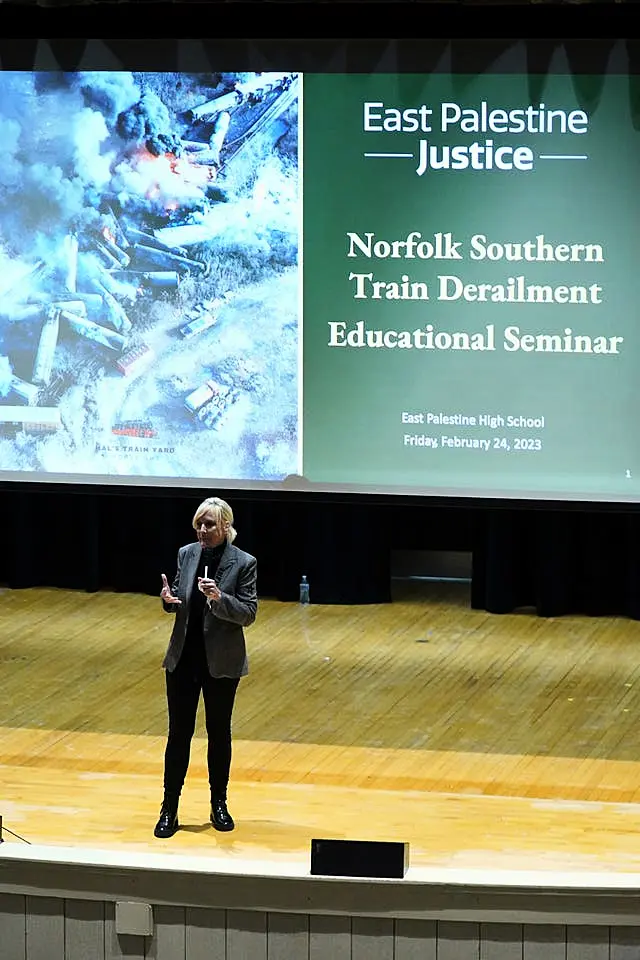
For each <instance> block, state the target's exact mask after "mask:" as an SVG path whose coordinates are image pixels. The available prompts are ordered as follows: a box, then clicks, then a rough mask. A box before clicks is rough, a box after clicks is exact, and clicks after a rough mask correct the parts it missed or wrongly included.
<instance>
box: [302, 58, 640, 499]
mask: <svg viewBox="0 0 640 960" xmlns="http://www.w3.org/2000/svg"><path fill="white" fill-rule="evenodd" d="M582 83H583V86H584V84H585V81H584V78H583V80H582ZM598 85H599V82H598V81H595V82H594V86H598ZM587 86H588V81H587ZM540 99H541V100H542V101H543V102H544V103H545V104H546V105H547V107H548V108H562V109H565V110H567V111H569V110H572V109H581V108H585V107H584V105H583V104H581V103H580V102H579V101H578V99H577V96H576V90H575V86H574V82H573V80H572V79H571V77H569V76H561V75H555V76H550V77H548V78H547V79H546V80H545V81H544V86H543V94H542V96H541V98H540ZM367 100H368V101H383V102H384V103H385V105H387V106H396V107H400V108H404V107H410V106H418V105H420V104H421V103H426V104H428V105H429V106H432V107H434V108H436V109H435V110H434V116H437V115H438V112H439V104H440V102H441V101H454V102H457V103H459V104H460V105H461V106H462V107H474V108H477V109H479V107H480V102H481V101H482V100H486V101H488V103H489V107H490V108H498V107H500V108H504V109H511V108H516V107H526V106H527V105H528V104H529V103H530V102H531V99H530V93H529V89H528V82H527V78H526V77H525V76H486V75H485V76H479V77H451V76H447V75H433V76H406V75H405V76H402V75H400V76H391V75H350V76H347V75H326V74H325V75H322V76H320V75H310V74H306V75H305V78H304V101H303V102H304V128H303V129H304V155H303V162H304V166H303V170H304V234H303V264H304V346H303V350H304V358H303V364H304V367H303V370H304V399H303V403H304V409H303V429H304V440H303V442H304V449H303V458H304V459H303V462H304V475H305V477H306V478H307V480H309V481H311V482H315V483H319V484H321V485H323V486H325V487H326V486H332V485H335V486H336V487H339V486H341V485H344V484H353V485H358V486H360V485H364V486H366V487H367V488H375V487H377V488H380V489H383V490H389V491H393V490H400V489H404V490H407V489H416V490H425V491H426V490H428V491H438V490H442V491H443V492H455V491H457V492H463V493H464V492H467V493H472V492H478V493H480V494H482V493H483V492H484V493H487V495H491V494H492V493H495V494H498V495H502V494H507V495H509V494H512V495H519V494H521V495H523V496H526V495H528V494H531V495H532V496H545V495H548V496H553V495H556V494H557V495H558V496H560V497H569V498H570V497H572V496H580V495H584V496H586V497H588V498H593V499H618V498H623V499H626V498H630V499H637V498H640V441H639V439H638V427H637V422H638V412H639V409H640V390H639V388H638V381H639V379H640V377H639V369H640V338H639V336H638V311H639V309H640V307H639V303H640V301H639V296H638V292H639V291H638V285H639V277H640V263H639V262H638V253H639V250H640V246H639V243H638V240H639V231H640V133H638V131H637V130H634V128H633V124H632V120H631V112H630V105H629V90H628V78H626V77H622V76H610V77H607V78H606V79H605V81H604V84H603V86H602V92H601V96H600V100H599V103H598V104H597V107H596V108H595V109H593V110H589V111H588V112H589V116H590V123H589V129H588V132H587V133H586V134H583V135H580V136H577V135H566V134H565V135H560V134H551V135H550V134H546V135H532V134H492V133H488V134H482V133H479V134H468V133H461V132H459V131H453V132H449V133H448V134H445V135H443V134H441V133H440V132H439V130H438V126H437V125H436V124H434V127H435V130H434V133H433V134H420V133H418V134H414V133H408V134H402V133H398V134H395V133H394V134H391V133H377V132H368V133H365V132H364V130H363V122H362V117H363V103H364V101H367ZM537 102H538V101H535V102H534V105H537ZM420 137H426V138H427V139H429V141H430V142H433V143H438V144H444V143H450V144H455V143H460V144H470V143H472V142H474V141H476V140H477V141H480V142H484V140H485V138H486V137H491V138H492V139H493V141H494V144H495V145H496V146H499V145H501V144H511V145H525V146H531V147H532V148H533V150H534V153H535V154H536V155H538V154H540V153H565V154H566V153H572V154H574V153H586V154H588V157H589V159H588V160H586V161H541V160H537V161H536V164H535V169H534V171H532V172H530V173H527V172H501V171H495V170H493V171H468V170H466V171H427V173H425V175H424V176H422V177H419V176H417V175H416V173H415V168H416V165H417V161H415V160H406V159H365V158H364V156H363V155H364V153H365V152H371V151H380V152H382V151H398V152H412V151H413V152H415V154H416V156H417V151H418V140H419V138H420ZM412 230H417V231H420V232H421V233H422V235H423V236H424V238H426V239H430V238H432V235H433V233H434V232H436V231H442V232H453V234H454V235H455V239H456V240H463V241H464V244H463V247H464V248H466V249H468V241H469V239H470V238H471V236H473V235H474V234H476V233H481V234H486V235H487V237H488V238H489V240H494V241H498V242H506V241H525V240H528V239H534V238H535V236H536V235H537V234H540V233H542V234H544V235H545V239H546V240H547V241H549V242H552V243H555V244H557V243H599V244H601V245H603V247H604V254H605V262H604V263H600V264H589V263H526V262H523V263H510V262H506V261H498V262H490V261H488V260H485V261H482V262H474V261H471V260H469V259H468V257H466V256H465V259H464V260H463V261H433V260H431V261H420V260H417V259H416V260H412V261H407V260H390V259H389V260H375V259H371V260H366V259H365V258H363V257H359V258H358V259H349V258H348V257H347V255H346V254H347V249H348V247H347V237H346V234H347V231H355V232H358V233H359V234H361V235H362V234H364V233H366V232H374V233H375V234H376V236H377V237H378V238H382V239H388V240H392V239H404V238H406V236H407V234H408V233H409V232H410V231H412ZM351 270H356V271H362V272H370V271H373V273H374V275H375V277H376V278H377V279H380V280H385V281H390V280H395V279H400V276H401V274H403V273H408V274H409V276H410V278H411V279H412V280H423V281H426V282H427V283H429V286H430V295H431V299H430V300H429V301H428V302H424V301H414V302H412V301H404V302H403V301H385V300H378V301H374V300H354V299H353V285H352V284H351V283H349V281H348V279H347V278H348V275H349V272H350V271H351ZM438 274H456V275H458V276H460V277H461V278H462V279H463V280H464V281H465V282H467V283H479V282H487V283H506V281H507V278H508V277H509V276H517V275H520V274H523V275H525V277H526V279H527V282H531V283H547V284H561V283H566V284H584V285H589V284H592V283H598V284H600V285H601V286H602V287H603V288H604V290H603V301H604V302H603V303H602V304H600V305H595V304H586V305H572V304H564V305H561V304H548V305H546V304H542V305H539V304H508V303H465V302H464V301H462V300H458V301H455V302H448V303H445V302H439V301H438V300H437V299H436V298H437V284H436V278H437V276H438ZM335 320H344V321H347V324H348V327H351V326H352V325H353V324H355V323H356V322H357V321H359V320H362V321H364V322H365V324H366V325H367V327H369V328H383V329H395V330H405V329H406V330H414V329H415V328H417V327H423V326H424V325H425V324H427V323H432V324H434V326H435V328H436V329H437V330H447V331H454V330H461V331H462V330H465V331H468V332H474V331H482V330H483V328H484V327H485V325H486V324H488V323H493V324H495V326H496V346H497V349H496V351H495V352H494V353H490V352H484V353H479V352H460V351H451V350H449V351H442V350H416V349H413V350H398V349H352V348H344V347H343V348H337V347H329V346H328V345H327V344H328V339H329V326H328V323H329V321H335ZM509 325H517V326H519V327H520V332H521V333H562V332H563V330H564V328H565V327H567V326H568V327H571V328H572V330H573V331H574V333H585V334H590V335H592V336H595V335H599V334H601V335H606V336H611V335H618V336H623V337H624V338H625V340H624V344H623V345H622V348H621V350H622V352H621V354H620V355H619V356H614V355H613V356H609V355H604V356H594V355H591V356H587V355H576V354H560V353H547V354H541V353H524V352H518V353H507V352H504V351H503V350H502V332H503V330H504V328H505V327H506V326H509ZM403 410H406V411H412V412H413V411H434V412H443V413H447V414H454V413H463V414H468V415H476V416H477V415H478V414H482V413H489V414H502V415H503V416H506V415H507V414H511V415H524V416H528V417H529V416H530V417H540V416H544V418H545V421H546V427H545V429H544V430H542V431H540V430H527V429H520V430H514V429H511V430H503V429H496V430H490V429H489V428H484V427H476V428H473V427H436V426H434V427H426V426H424V427H423V426H419V427H406V426H403V425H402V423H401V414H402V411H403ZM405 432H408V433H412V432H416V433H421V432H424V433H425V434H430V435H434V436H437V437H439V436H440V435H441V434H446V435H448V436H453V435H457V436H460V437H463V436H464V437H474V436H475V437H493V436H505V437H507V439H508V440H509V442H510V443H511V445H512V449H511V451H510V452H508V453H507V452H505V451H502V450H491V451H490V452H488V453H485V452H481V451H477V450H460V449H447V448H445V449H442V448H439V449H437V450H430V449H425V448H419V447H407V446H404V445H403V436H404V434H405ZM516 437H525V438H526V437H532V438H539V439H541V440H542V442H543V448H542V450H541V451H539V452H536V451H522V452H517V451H515V450H513V440H514V438H516ZM627 471H629V472H630V474H631V476H630V478H629V477H628V476H627Z"/></svg>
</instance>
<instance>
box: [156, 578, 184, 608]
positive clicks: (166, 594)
mask: <svg viewBox="0 0 640 960" xmlns="http://www.w3.org/2000/svg"><path fill="white" fill-rule="evenodd" d="M160 596H161V598H162V600H163V601H164V602H165V603H182V600H178V598H177V597H174V595H173V594H172V593H171V587H170V586H169V583H168V581H167V578H166V576H165V575H164V573H163V574H162V590H161V591H160Z"/></svg>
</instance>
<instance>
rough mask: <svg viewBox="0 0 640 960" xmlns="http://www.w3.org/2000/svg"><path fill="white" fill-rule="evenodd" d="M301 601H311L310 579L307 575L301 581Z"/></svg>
mask: <svg viewBox="0 0 640 960" xmlns="http://www.w3.org/2000/svg"><path fill="white" fill-rule="evenodd" d="M300 603H309V581H308V580H307V578H306V576H303V577H302V580H301V581H300Z"/></svg>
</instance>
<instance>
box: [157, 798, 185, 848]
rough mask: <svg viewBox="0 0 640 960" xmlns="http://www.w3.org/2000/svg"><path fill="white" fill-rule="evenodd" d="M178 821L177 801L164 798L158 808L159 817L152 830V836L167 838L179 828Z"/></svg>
mask: <svg viewBox="0 0 640 960" xmlns="http://www.w3.org/2000/svg"><path fill="white" fill-rule="evenodd" d="M179 826H180V824H179V823H178V803H177V801H167V800H164V801H163V804H162V806H161V808H160V817H159V819H158V822H157V823H156V826H155V830H154V831H153V835H154V837H158V838H159V839H161V840H168V839H169V837H172V836H173V835H174V833H175V832H176V830H177V829H178V828H179Z"/></svg>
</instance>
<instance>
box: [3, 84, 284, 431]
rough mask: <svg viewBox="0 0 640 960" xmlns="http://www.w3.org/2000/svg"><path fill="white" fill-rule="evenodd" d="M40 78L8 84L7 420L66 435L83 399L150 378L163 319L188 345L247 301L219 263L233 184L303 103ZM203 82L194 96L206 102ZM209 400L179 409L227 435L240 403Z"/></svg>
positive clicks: (215, 390)
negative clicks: (225, 421) (243, 157)
mask: <svg viewBox="0 0 640 960" xmlns="http://www.w3.org/2000/svg"><path fill="white" fill-rule="evenodd" d="M41 76H42V78H43V79H39V77H38V75H35V74H34V75H28V74H25V75H22V76H20V75H17V74H6V75H5V76H4V77H3V78H2V79H1V80H0V82H1V83H2V90H1V91H0V92H2V94H3V96H2V97H1V98H0V128H2V129H3V130H4V131H5V133H6V137H5V140H6V141H7V142H8V144H9V149H8V157H7V158H6V159H5V162H4V166H5V176H4V179H3V180H2V182H1V183H0V197H1V198H2V199H3V200H4V201H5V203H4V204H3V209H4V210H5V211H6V212H5V213H3V214H0V267H1V268H2V269H1V270H0V293H1V294H2V296H1V299H0V366H1V365H2V364H4V366H5V367H6V368H7V376H6V377H4V378H2V383H3V384H4V386H3V391H2V393H1V394H0V410H4V413H5V415H4V416H2V417H1V418H0V419H1V421H2V422H3V423H5V424H6V423H10V424H11V425H13V426H15V424H16V423H20V422H22V424H23V426H24V429H25V430H29V431H30V432H35V433H38V432H50V431H53V430H58V429H59V428H60V426H61V424H64V418H62V419H61V416H60V410H59V409H58V408H57V407H55V406H51V404H52V402H53V403H57V404H59V403H61V402H62V400H63V398H64V397H65V396H66V394H67V393H69V391H70V390H71V389H72V387H73V388H75V387H77V386H78V385H79V384H85V383H86V384H89V382H91V383H92V384H93V385H94V386H95V382H96V379H100V378H101V377H109V376H110V375H112V374H114V373H117V374H118V376H119V378H120V381H121V382H123V381H125V380H130V379H131V378H134V377H137V376H144V375H145V373H146V372H147V371H149V370H150V369H152V368H153V365H154V364H155V363H157V361H158V358H159V357H160V356H161V353H162V349H163V347H164V346H165V345H166V344H167V343H172V342H173V341H172V340H171V336H172V333H171V329H170V324H169V323H168V322H167V321H165V320H164V317H166V318H167V320H170V319H171V318H177V319H174V320H173V330H174V331H175V333H173V339H174V340H175V339H176V338H177V340H178V341H179V342H183V341H186V340H191V339H192V338H194V337H196V336H198V335H200V334H203V333H205V332H206V331H209V330H211V329H212V328H213V327H214V326H215V325H216V324H217V322H218V319H219V315H220V312H221V310H222V309H223V308H224V307H225V306H227V305H228V304H229V303H230V301H231V299H232V297H233V296H234V295H235V293H236V292H237V290H231V289H229V287H228V281H227V280H225V268H224V264H223V265H221V264H220V260H219V258H220V253H219V252H218V251H219V249H220V237H221V236H224V231H225V229H228V230H230V229H231V228H230V227H227V226H225V225H226V224H228V223H232V224H233V223H235V221H233V218H231V219H229V217H228V214H227V213H226V212H224V211H225V210H226V209H227V208H228V206H229V207H231V206H233V204H234V203H236V202H237V201H238V198H237V196H236V194H234V192H233V189H231V190H230V189H229V188H228V185H227V176H228V174H229V171H232V170H233V168H234V165H236V164H237V163H238V160H237V158H238V157H239V155H240V154H241V151H242V150H243V149H245V148H246V147H247V145H248V144H249V143H251V142H252V140H253V138H254V137H257V136H258V135H260V136H262V137H264V136H265V134H266V133H268V131H270V130H273V134H272V138H273V143H275V142H277V137H279V136H281V129H280V127H279V126H278V124H282V122H283V120H282V118H283V117H285V116H287V115H288V114H287V112H288V111H289V110H290V108H291V106H292V104H294V103H295V100H296V97H297V77H296V75H295V74H292V73H264V74H255V75H249V76H248V78H245V79H244V80H242V81H240V82H236V83H230V82H229V79H228V77H226V75H225V77H226V79H225V81H224V86H223V87H222V89H215V90H210V91H208V96H207V98H206V99H204V100H202V99H201V100H200V102H196V103H194V104H193V105H188V106H187V107H186V109H185V107H184V105H183V104H179V105H178V104H176V99H177V96H178V95H177V93H176V91H175V89H174V90H172V91H171V95H169V91H168V90H167V91H166V95H165V94H164V93H163V96H160V95H159V93H158V92H156V90H154V89H150V88H147V89H145V86H144V84H145V79H144V76H143V75H131V74H92V73H84V74H78V75H76V76H75V77H70V76H66V75H65V76H60V77H57V78H56V77H54V76H53V75H51V76H48V75H47V76H46V77H45V75H41ZM154 76H155V77H156V78H157V77H158V76H160V75H154ZM39 83H40V84H41V88H39V86H38V84H39ZM194 84H195V80H194V81H193V82H192V83H191V84H187V85H186V86H187V88H189V87H190V88H191V95H189V93H188V92H187V93H186V94H184V95H185V96H191V97H193V99H197V94H196V93H195V92H194ZM152 86H153V84H152ZM156 87H157V88H158V89H161V90H162V89H163V88H162V85H161V83H160V81H158V80H157V79H156ZM211 93H213V96H211V95H210V94H211ZM54 108H55V109H54ZM54 115H55V116H60V117H61V118H62V120H61V122H60V123H59V124H55V123H53V122H52V120H51V117H53V116H54ZM292 116H294V114H292ZM27 117H31V118H32V122H31V123H30V122H29V121H28V120H26V119H25V118H27ZM276 121H277V122H276ZM295 122H297V119H296V121H295ZM287 129H288V128H287ZM273 143H272V144H271V149H274V146H273ZM34 158H35V159H34ZM243 202H244V201H243ZM235 216H236V217H237V218H239V219H242V218H245V219H246V217H247V216H248V213H247V212H246V210H245V208H243V210H242V211H241V212H239V213H237V214H235ZM214 223H215V226H214ZM214 240H215V241H216V242H217V243H218V246H217V247H215V246H214V245H213V241H214ZM212 272H213V274H214V275H215V277H219V278H220V279H212ZM185 290H187V291H188V294H185V292H184V291H185ZM212 294H213V296H212ZM162 305H166V310H165V311H164V313H162V310H161V307H162ZM159 317H162V318H163V319H162V322H159V321H158V318H159ZM96 368H97V369H98V371H99V372H98V373H96ZM70 370H73V371H74V373H73V376H70V375H69V371H70ZM89 371H90V372H89ZM115 382H116V381H114V384H115ZM70 384H71V386H69V385H70ZM62 385H64V386H62ZM205 387H206V389H205V388H203V390H204V392H202V391H201V392H202V396H203V397H204V395H205V393H206V394H207V396H206V398H205V399H203V400H202V402H200V401H199V400H197V397H196V394H197V395H198V397H199V396H200V394H198V390H196V391H193V390H192V391H191V392H189V391H185V395H183V404H182V409H183V410H188V411H189V413H190V414H191V415H193V417H194V418H197V419H198V420H199V421H201V422H202V423H204V424H206V425H209V426H211V425H214V424H216V425H217V424H218V423H219V421H220V420H221V417H222V413H223V412H225V411H226V410H227V409H228V408H229V407H230V406H231V405H232V404H233V403H235V400H236V399H237V396H238V391H237V390H234V389H233V386H232V385H231V384H228V383H226V384H218V383H216V382H215V381H212V380H210V381H207V383H206V385H205ZM199 389H200V388H199ZM194 398H195V399H194ZM92 402H93V401H92ZM2 405H4V406H2ZM87 406H90V404H89V403H88V401H87ZM94 406H95V404H94ZM33 408H38V410H41V411H42V415H41V416H40V414H39V413H38V412H37V411H36V412H34V410H33ZM20 411H22V413H20ZM52 411H55V412H52ZM127 422H128V421H127ZM137 422H138V421H136V423H137ZM140 422H142V421H140ZM145 423H146V421H145ZM43 424H46V427H45V426H43ZM116 432H117V433H118V434H119V435H122V436H129V435H134V434H129V433H128V432H127V431H125V430H123V431H116ZM136 435H146V434H144V433H143V434H136Z"/></svg>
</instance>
